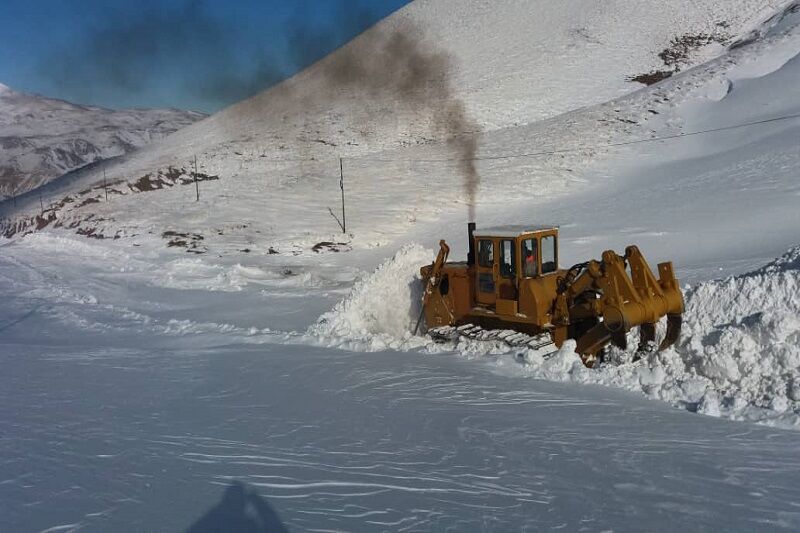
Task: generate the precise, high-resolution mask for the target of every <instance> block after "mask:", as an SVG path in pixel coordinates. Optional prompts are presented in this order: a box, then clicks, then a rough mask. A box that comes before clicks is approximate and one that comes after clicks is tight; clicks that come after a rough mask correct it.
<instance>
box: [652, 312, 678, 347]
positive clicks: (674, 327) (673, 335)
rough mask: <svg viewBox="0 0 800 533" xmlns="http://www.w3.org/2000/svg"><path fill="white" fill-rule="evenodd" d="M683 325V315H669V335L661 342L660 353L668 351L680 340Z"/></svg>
mask: <svg viewBox="0 0 800 533" xmlns="http://www.w3.org/2000/svg"><path fill="white" fill-rule="evenodd" d="M682 324H683V317H682V316H681V315H667V335H666V337H664V340H663V341H661V345H660V346H659V347H658V351H662V350H666V349H667V348H669V347H670V346H672V345H673V344H675V342H676V341H677V340H678V337H680V336H681V325H682Z"/></svg>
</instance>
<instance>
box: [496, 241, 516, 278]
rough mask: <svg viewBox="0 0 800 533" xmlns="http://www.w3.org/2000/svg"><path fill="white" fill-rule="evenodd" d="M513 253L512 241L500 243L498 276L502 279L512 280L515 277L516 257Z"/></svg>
mask: <svg viewBox="0 0 800 533" xmlns="http://www.w3.org/2000/svg"><path fill="white" fill-rule="evenodd" d="M516 255H517V254H516V253H514V241H511V240H505V239H504V240H502V241H500V275H501V276H503V277H504V278H514V277H516V275H517V268H516V265H517V261H516V260H517V257H516Z"/></svg>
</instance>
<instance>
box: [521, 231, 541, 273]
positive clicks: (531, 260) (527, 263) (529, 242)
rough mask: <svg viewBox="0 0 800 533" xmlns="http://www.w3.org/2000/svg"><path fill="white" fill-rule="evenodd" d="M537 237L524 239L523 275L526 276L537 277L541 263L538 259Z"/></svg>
mask: <svg viewBox="0 0 800 533" xmlns="http://www.w3.org/2000/svg"><path fill="white" fill-rule="evenodd" d="M536 243H537V241H536V239H525V240H523V241H522V275H523V276H525V277H526V278H533V277H536V274H538V272H537V271H538V270H539V265H538V262H537V260H536V256H537V255H538V254H537V251H538V250H537V246H536Z"/></svg>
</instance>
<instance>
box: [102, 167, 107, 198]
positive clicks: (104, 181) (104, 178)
mask: <svg viewBox="0 0 800 533" xmlns="http://www.w3.org/2000/svg"><path fill="white" fill-rule="evenodd" d="M103 190H104V191H105V192H106V202H108V186H107V185H106V169H105V168H104V169H103Z"/></svg>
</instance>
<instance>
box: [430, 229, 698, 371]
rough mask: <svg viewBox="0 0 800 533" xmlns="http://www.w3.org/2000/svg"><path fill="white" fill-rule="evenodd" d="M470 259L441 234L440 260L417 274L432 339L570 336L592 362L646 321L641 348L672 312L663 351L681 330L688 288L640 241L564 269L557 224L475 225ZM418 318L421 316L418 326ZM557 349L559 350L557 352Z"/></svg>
mask: <svg viewBox="0 0 800 533" xmlns="http://www.w3.org/2000/svg"><path fill="white" fill-rule="evenodd" d="M468 235H469V241H468V242H469V253H468V255H467V260H466V261H465V262H448V261H447V259H448V256H449V254H450V248H449V247H448V245H447V243H446V242H445V241H444V240H442V241H440V243H439V246H440V250H439V254H438V256H437V257H436V260H435V261H434V262H433V263H432V264H430V265H426V266H423V267H422V268H421V270H420V274H421V275H422V282H423V284H424V290H423V297H422V298H423V299H422V303H423V306H422V314H421V315H420V319H421V318H422V316H423V315H424V318H425V323H426V325H427V328H428V334H429V335H430V336H431V337H433V338H434V339H438V340H449V339H455V338H457V337H468V338H473V339H478V340H497V341H502V342H505V343H506V344H509V345H511V346H520V347H529V348H534V349H544V348H546V347H548V346H550V347H552V346H554V347H555V348H560V347H561V345H562V344H563V343H564V341H566V340H567V339H574V340H575V342H576V343H577V348H576V352H577V353H578V354H580V356H581V359H582V360H583V362H584V364H585V365H586V366H589V367H592V366H594V365H595V364H597V363H598V362H600V361H602V359H603V357H604V353H605V347H606V346H607V345H608V344H609V343H612V344H613V345H615V346H617V347H619V348H621V349H623V350H624V349H626V347H627V333H628V332H629V331H630V330H631V329H632V328H634V327H637V326H638V327H639V332H640V337H639V338H640V342H639V348H638V350H637V353H638V352H642V351H647V350H652V349H655V348H656V345H655V340H656V323H657V322H658V321H659V320H661V319H662V318H663V317H664V316H666V317H667V331H666V335H665V337H664V339H663V340H662V342H661V344H660V345H658V347H657V348H658V349H659V350H663V349H666V348H668V347H669V346H671V345H672V344H674V343H675V341H676V340H677V339H678V337H679V336H680V329H681V322H682V320H681V315H682V313H683V309H684V303H683V294H682V293H681V290H680V287H679V285H678V280H677V279H675V273H674V271H673V269H672V263H670V262H665V263H661V264H659V265H658V274H659V278H658V279H656V277H655V276H654V275H653V273H652V271H651V270H650V267H649V266H648V265H647V262H646V261H645V259H644V257H643V256H642V254H641V252H639V249H638V248H637V247H636V246H628V247H627V248H626V249H625V255H623V256H620V255H617V254H616V253H615V252H613V251H611V250H608V251H605V252H603V255H602V259H601V260H600V261H596V260H591V261H587V262H585V263H579V264H576V265H574V266H572V267H571V268H569V269H560V268H559V267H558V228H557V227H555V226H545V227H525V226H506V227H496V228H486V229H482V230H480V231H478V230H476V226H475V223H470V224H469V225H468ZM419 326H420V321H418V322H417V329H418V328H419ZM555 348H554V349H555Z"/></svg>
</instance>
